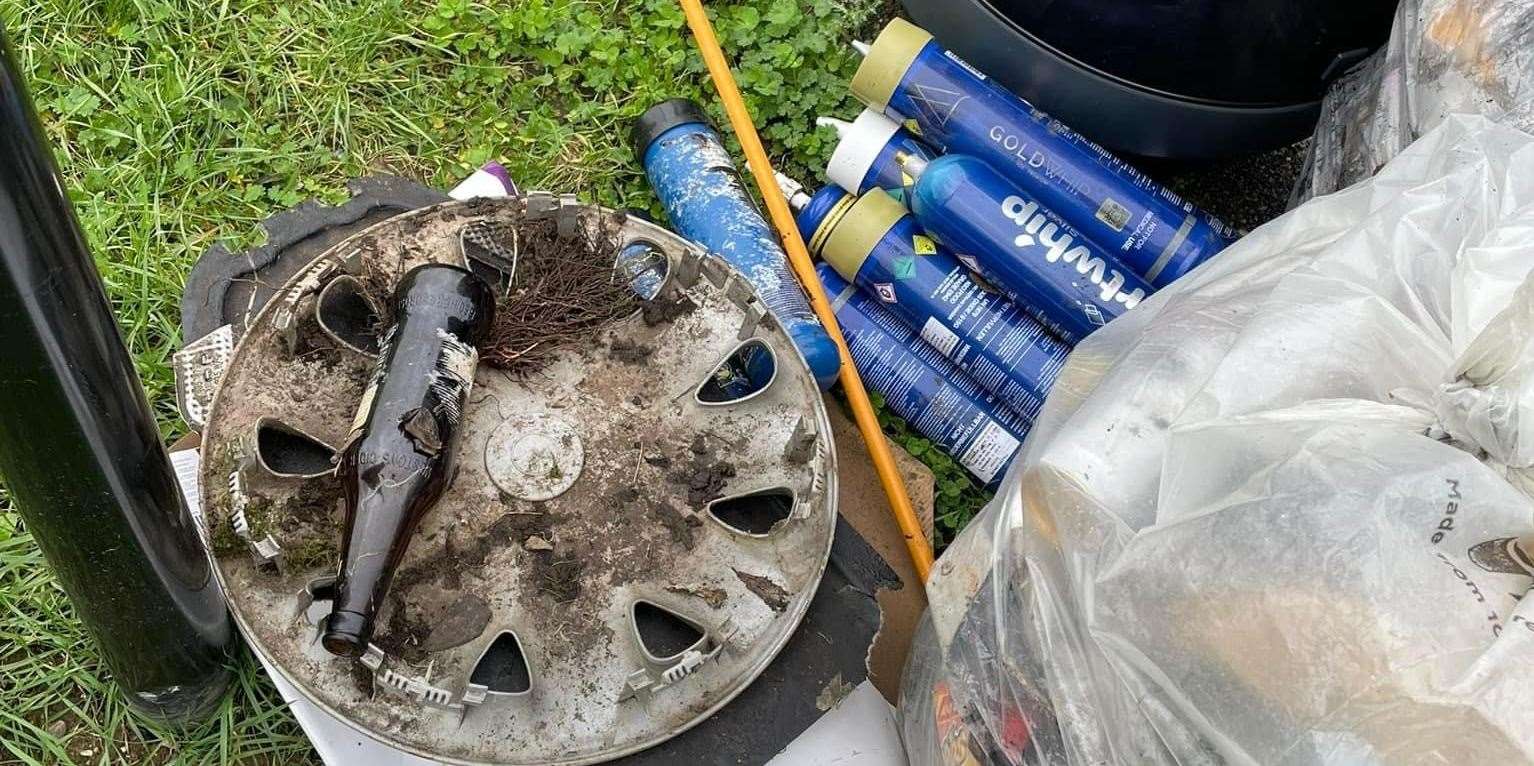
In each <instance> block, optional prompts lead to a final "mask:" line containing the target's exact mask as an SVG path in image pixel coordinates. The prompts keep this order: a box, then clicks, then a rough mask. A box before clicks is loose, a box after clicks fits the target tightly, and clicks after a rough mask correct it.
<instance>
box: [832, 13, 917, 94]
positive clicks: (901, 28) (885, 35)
mask: <svg viewBox="0 0 1534 766" xmlns="http://www.w3.org/2000/svg"><path fill="white" fill-rule="evenodd" d="M931 39H932V35H930V34H928V33H927V30H925V29H922V28H921V27H918V26H916V25H915V24H912V23H911V22H909V21H906V20H905V19H901V18H897V19H895V20H894V21H891V22H890V23H889V24H888V25H886V26H885V27H884V31H882V32H880V33H879V36H878V37H877V38H876V39H875V40H874V44H873V47H872V48H870V49H869V51H868V55H867V56H864V57H863V63H862V64H861V65H859V66H858V71H857V74H855V75H853V76H852V95H854V96H856V97H857V99H858V100H859V101H862V102H863V103H864V104H867V105H868V107H869V108H871V109H875V110H877V111H880V112H882V111H884V110H885V109H886V108H887V107H889V103H890V98H891V97H892V96H894V95H895V89H896V88H898V87H900V79H901V78H902V77H905V72H906V70H907V69H909V68H910V67H911V62H912V61H915V60H916V55H917V54H919V53H921V49H922V48H924V47H926V45H927V42H928V41H930V40H931Z"/></svg>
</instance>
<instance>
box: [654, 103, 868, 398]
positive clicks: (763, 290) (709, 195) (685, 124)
mask: <svg viewBox="0 0 1534 766" xmlns="http://www.w3.org/2000/svg"><path fill="white" fill-rule="evenodd" d="M634 151H635V154H636V155H637V156H638V157H639V161H640V163H641V164H642V165H644V168H645V173H646V174H647V175H648V176H649V178H650V185H651V186H652V187H654V189H655V194H656V196H657V197H659V198H660V201H661V204H662V205H663V206H664V207H665V208H666V215H667V217H669V218H670V219H671V224H672V226H674V227H676V230H677V232H678V233H679V234H681V235H682V236H684V237H686V238H688V239H690V240H692V241H694V242H696V243H698V244H700V245H702V246H703V247H705V248H707V249H708V250H709V251H710V252H712V253H715V254H717V255H718V256H720V257H721V258H724V259H725V260H726V261H728V262H729V263H730V265H732V266H734V267H735V268H736V269H737V270H738V271H740V273H741V274H742V275H744V276H745V278H746V279H747V280H749V281H750V282H751V285H752V287H754V288H756V294H757V295H759V296H761V299H762V303H763V304H765V305H766V306H767V308H768V310H770V311H771V312H772V314H773V316H774V317H776V318H777V320H778V322H780V323H781V324H782V325H783V327H784V329H786V330H787V331H788V334H789V336H790V337H792V338H793V340H794V345H795V346H797V347H798V349H799V353H801V354H803V355H804V360H805V362H807V363H808V364H809V367H810V370H811V371H812V372H813V373H814V374H815V379H816V380H817V381H818V382H819V383H820V386H821V387H822V388H830V387H831V384H832V383H834V382H836V374H837V372H838V371H839V370H840V369H841V358H840V356H839V355H838V354H837V351H836V346H835V344H833V343H832V342H831V337H830V336H829V335H827V334H826V330H825V328H824V327H821V325H820V320H819V319H816V318H815V314H814V312H813V311H812V310H811V309H810V303H809V300H808V299H807V298H805V296H804V292H803V290H801V289H800V287H799V283H798V282H796V281H794V277H793V274H792V273H790V272H789V269H788V256H787V255H786V254H785V253H784V252H783V247H782V245H781V244H780V243H779V242H778V238H777V235H776V234H774V233H773V230H772V227H771V226H768V225H767V221H766V220H764V219H763V218H762V214H761V212H760V211H759V210H757V207H756V204H755V203H754V202H753V201H752V199H751V196H750V195H749V194H747V193H746V189H745V186H744V185H743V184H742V183H741V178H740V172H739V171H737V170H736V169H735V163H734V162H733V161H731V159H730V155H729V152H727V151H726V150H725V148H724V142H723V141H722V140H721V139H720V137H719V133H718V132H717V131H715V130H714V128H713V125H712V124H710V123H709V120H708V116H707V115H705V114H704V113H703V109H702V107H700V106H698V105H697V104H695V103H693V102H691V101H688V100H686V99H672V100H670V101H663V102H661V103H659V104H656V105H655V106H652V107H650V109H649V110H648V111H646V112H645V113H644V114H643V115H641V116H640V117H639V120H638V121H637V122H636V123H635V124H634Z"/></svg>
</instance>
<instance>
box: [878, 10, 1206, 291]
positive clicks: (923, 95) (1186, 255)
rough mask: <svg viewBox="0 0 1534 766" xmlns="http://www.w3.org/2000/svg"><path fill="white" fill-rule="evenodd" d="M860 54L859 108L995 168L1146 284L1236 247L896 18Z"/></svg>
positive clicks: (1196, 214)
mask: <svg viewBox="0 0 1534 766" xmlns="http://www.w3.org/2000/svg"><path fill="white" fill-rule="evenodd" d="M865 47H866V46H865ZM866 53H867V55H866V57H865V58H864V59H863V63H862V65H861V66H860V67H859V68H858V71H857V74H856V75H855V76H854V77H853V79H852V92H853V94H855V95H856V96H857V97H858V99H859V100H861V101H862V102H863V103H865V104H867V105H868V106H869V107H871V108H873V109H875V110H878V111H882V112H884V113H885V114H888V115H889V116H890V117H892V118H894V119H895V120H897V121H898V122H900V124H902V125H903V126H905V127H906V129H908V130H910V131H911V132H912V133H914V134H916V136H917V137H919V138H920V139H921V140H922V141H924V142H926V143H928V144H930V145H931V146H932V147H934V148H936V149H938V150H940V151H942V152H945V153H949V152H951V153H957V154H968V155H972V156H975V157H978V158H980V159H982V160H984V161H986V162H989V163H991V164H992V165H995V166H996V167H997V168H998V169H1000V170H1002V171H1003V172H1004V173H1005V174H1006V175H1008V176H1009V177H1011V178H1012V179H1013V180H1014V181H1016V182H1017V183H1018V184H1019V185H1020V186H1022V187H1023V188H1024V189H1026V190H1027V191H1028V192H1029V195H1030V196H1031V198H1033V199H1036V200H1038V202H1039V204H1041V205H1043V206H1044V207H1046V208H1049V209H1050V210H1053V211H1055V212H1056V213H1058V214H1059V215H1060V216H1061V217H1063V218H1064V219H1065V220H1066V221H1068V222H1069V223H1070V224H1071V225H1073V226H1075V227H1076V228H1077V229H1079V230H1080V231H1081V232H1083V233H1084V234H1086V236H1087V237H1088V238H1090V239H1091V240H1092V241H1093V242H1096V243H1097V244H1098V245H1100V246H1102V247H1103V248H1106V249H1107V250H1109V251H1112V252H1115V253H1117V254H1118V256H1119V259H1120V260H1121V261H1123V263H1124V264H1125V265H1127V266H1128V267H1129V268H1131V269H1133V270H1134V271H1135V273H1137V274H1139V275H1141V276H1143V277H1145V280H1146V281H1147V282H1150V283H1151V284H1152V285H1155V286H1157V287H1160V286H1163V285H1166V284H1168V283H1170V282H1172V281H1173V280H1175V279H1177V278H1178V277H1180V276H1182V275H1183V274H1186V273H1187V272H1188V271H1190V270H1192V269H1193V267H1195V266H1197V265H1198V264H1200V263H1203V262H1204V261H1205V260H1208V259H1209V258H1210V257H1211V256H1213V255H1214V254H1215V253H1217V252H1219V251H1220V250H1221V249H1223V248H1224V247H1225V246H1226V245H1228V244H1230V243H1231V242H1233V241H1235V239H1236V233H1235V232H1234V231H1233V230H1232V229H1231V228H1230V227H1229V226H1226V225H1225V224H1224V223H1221V222H1220V220H1219V219H1217V218H1214V217H1213V216H1210V215H1208V214H1206V213H1202V212H1200V211H1199V210H1197V209H1196V208H1194V207H1193V205H1192V204H1190V203H1188V202H1185V201H1183V199H1182V198H1180V197H1179V196H1178V195H1177V194H1175V193H1174V192H1172V191H1171V190H1169V189H1167V188H1166V187H1164V186H1162V185H1161V184H1158V183H1156V182H1155V181H1153V180H1151V179H1150V178H1149V177H1148V176H1146V175H1145V174H1144V173H1141V172H1140V171H1138V170H1136V169H1134V168H1133V167H1130V166H1129V165H1128V164H1127V163H1125V162H1124V161H1123V160H1120V159H1119V158H1117V157H1115V156H1113V154H1111V153H1110V152H1108V151H1107V150H1106V149H1104V148H1102V147H1101V146H1098V145H1097V144H1095V143H1093V142H1092V141H1089V140H1087V139H1086V138H1084V137H1083V136H1081V135H1080V134H1078V133H1076V132H1075V131H1074V130H1071V129H1070V128H1069V127H1067V126H1066V125H1065V124H1063V123H1061V122H1060V121H1059V120H1056V119H1053V118H1051V117H1050V116H1049V115H1047V114H1045V113H1044V112H1041V111H1039V110H1038V109H1036V108H1034V107H1033V105H1031V104H1029V103H1028V102H1026V101H1024V100H1022V99H1020V98H1018V97H1017V96H1016V95H1014V94H1012V93H1011V92H1010V91H1008V90H1007V89H1005V88H1003V87H1001V86H1000V85H997V84H996V83H994V82H992V81H991V80H990V79H988V78H987V77H986V76H985V75H984V74H981V73H980V72H979V71H977V70H976V69H975V68H974V67H971V66H970V65H969V64H966V63H965V62H964V61H963V60H961V59H960V58H959V57H958V56H955V55H954V54H953V53H951V52H949V51H947V50H944V49H943V47H942V46H940V45H938V44H937V43H936V42H935V41H933V39H932V35H930V34H928V33H927V32H926V31H924V30H922V29H921V28H920V27H917V26H915V25H914V24H911V23H910V22H908V21H905V20H903V19H895V20H894V21H891V22H890V23H889V25H888V26H886V27H885V28H884V31H883V32H881V33H880V34H879V37H878V39H876V40H875V41H874V44H873V46H872V47H871V48H868V49H867V52H866Z"/></svg>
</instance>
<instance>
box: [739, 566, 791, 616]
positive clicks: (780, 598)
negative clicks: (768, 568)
mask: <svg viewBox="0 0 1534 766" xmlns="http://www.w3.org/2000/svg"><path fill="white" fill-rule="evenodd" d="M735 576H736V577H739V578H740V581H741V582H743V583H745V584H746V590H749V591H751V592H752V593H754V594H756V597H757V598H759V599H761V600H762V603H764V604H766V605H767V608H769V609H771V610H772V611H774V612H781V611H783V610H784V609H787V608H788V591H786V590H784V589H783V586H781V585H779V584H777V583H775V582H773V581H772V580H770V579H768V578H766V577H762V576H761V575H754V574H751V573H749V572H742V571H740V570H739V569H736V570H735Z"/></svg>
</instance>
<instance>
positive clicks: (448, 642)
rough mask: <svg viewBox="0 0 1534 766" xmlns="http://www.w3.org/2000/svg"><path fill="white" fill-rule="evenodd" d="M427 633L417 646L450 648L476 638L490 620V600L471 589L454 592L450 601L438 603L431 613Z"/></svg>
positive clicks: (427, 649) (440, 648)
mask: <svg viewBox="0 0 1534 766" xmlns="http://www.w3.org/2000/svg"><path fill="white" fill-rule="evenodd" d="M433 616H434V617H435V619H433V620H432V623H433V625H432V629H431V633H430V634H428V635H427V637H426V641H425V643H423V644H422V645H421V648H422V649H423V650H425V651H427V652H440V651H445V650H447V649H452V648H453V647H455V646H463V645H464V644H467V643H469V642H470V641H473V640H474V639H476V638H479V636H480V634H482V633H484V632H485V626H487V625H489V624H490V604H489V603H487V602H486V601H485V600H484V599H482V598H480V597H479V596H476V595H474V594H472V593H464V594H461V595H459V596H458V598H457V599H455V600H453V602H452V603H450V604H444V605H441V606H440V607H439V608H438V610H437V614H435V615H433Z"/></svg>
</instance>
